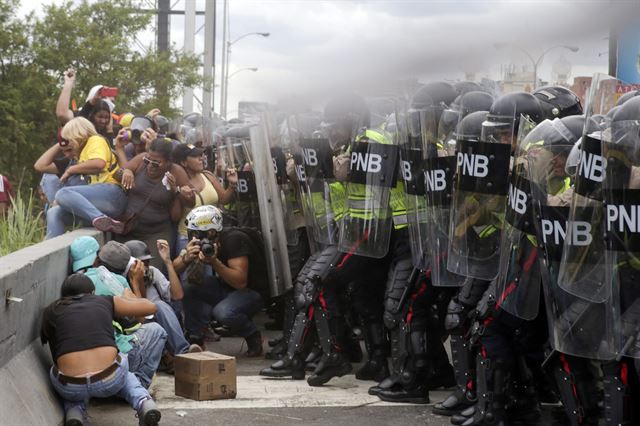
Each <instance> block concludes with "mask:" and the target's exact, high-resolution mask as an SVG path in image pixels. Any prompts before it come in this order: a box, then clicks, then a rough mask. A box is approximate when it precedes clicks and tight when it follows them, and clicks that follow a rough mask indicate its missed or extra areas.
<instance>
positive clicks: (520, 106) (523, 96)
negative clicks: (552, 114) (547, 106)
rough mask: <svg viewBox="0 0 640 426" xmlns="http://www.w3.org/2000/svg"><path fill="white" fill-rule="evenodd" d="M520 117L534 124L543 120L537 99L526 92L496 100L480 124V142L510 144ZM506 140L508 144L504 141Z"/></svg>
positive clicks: (510, 94) (508, 94)
mask: <svg viewBox="0 0 640 426" xmlns="http://www.w3.org/2000/svg"><path fill="white" fill-rule="evenodd" d="M520 116H525V117H527V118H528V119H529V120H531V121H533V122H534V123H539V122H541V121H542V120H543V119H544V113H543V111H542V107H541V106H540V102H539V101H538V99H537V98H536V97H535V96H533V95H532V94H530V93H527V92H512V93H507V94H506V95H502V96H500V97H499V98H498V99H496V100H495V101H494V102H493V104H491V108H490V109H489V114H488V115H487V119H486V120H485V122H484V123H483V124H482V132H483V135H482V140H484V141H492V140H494V141H498V142H502V143H512V141H513V140H514V138H515V136H516V134H517V132H518V128H519V126H520ZM504 138H507V139H508V142H507V141H505V140H504Z"/></svg>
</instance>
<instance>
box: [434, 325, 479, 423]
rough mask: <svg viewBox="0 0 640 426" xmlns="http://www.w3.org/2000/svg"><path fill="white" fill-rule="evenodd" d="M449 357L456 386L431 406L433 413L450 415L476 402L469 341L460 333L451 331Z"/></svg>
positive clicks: (473, 369) (473, 370)
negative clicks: (440, 400)
mask: <svg viewBox="0 0 640 426" xmlns="http://www.w3.org/2000/svg"><path fill="white" fill-rule="evenodd" d="M450 339H451V341H450V342H451V358H452V359H453V368H454V376H455V380H456V385H457V388H456V390H454V391H453V392H452V393H451V394H450V395H449V396H447V398H446V399H445V400H444V401H442V402H439V403H437V404H436V405H435V406H434V407H433V413H434V414H440V415H442V416H451V415H454V414H459V413H460V412H461V411H463V410H466V409H467V408H469V407H471V406H472V405H473V404H475V402H476V392H475V380H474V378H475V368H473V367H475V365H474V363H473V362H472V358H471V353H470V351H469V342H468V341H467V340H466V339H465V338H464V337H463V336H461V335H460V334H455V333H452V334H451V336H450Z"/></svg>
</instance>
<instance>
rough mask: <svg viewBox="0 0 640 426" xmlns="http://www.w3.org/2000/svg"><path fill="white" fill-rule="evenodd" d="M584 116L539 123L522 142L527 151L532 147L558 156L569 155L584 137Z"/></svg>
mask: <svg viewBox="0 0 640 426" xmlns="http://www.w3.org/2000/svg"><path fill="white" fill-rule="evenodd" d="M583 127H584V116H579V115H575V116H569V117H565V118H563V119H559V118H556V119H554V120H548V119H547V120H544V121H542V122H541V123H539V124H538V125H537V126H536V127H535V128H533V130H531V131H530V132H529V133H528V134H527V136H525V138H524V139H523V141H522V142H521V146H522V148H523V149H524V150H525V151H527V150H529V149H530V148H532V147H536V146H538V147H541V148H545V149H547V150H549V151H553V152H555V153H556V154H563V153H564V154H565V155H566V154H568V153H569V150H570V149H571V147H572V146H573V144H575V142H576V141H577V140H578V139H579V138H580V137H581V136H582V129H583Z"/></svg>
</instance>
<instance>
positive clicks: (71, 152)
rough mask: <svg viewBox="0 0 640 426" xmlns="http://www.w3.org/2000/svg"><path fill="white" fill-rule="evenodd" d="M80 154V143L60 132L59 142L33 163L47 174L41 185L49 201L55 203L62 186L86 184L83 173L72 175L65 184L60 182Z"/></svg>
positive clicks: (39, 170)
mask: <svg viewBox="0 0 640 426" xmlns="http://www.w3.org/2000/svg"><path fill="white" fill-rule="evenodd" d="M60 154H62V155H60ZM78 154H80V146H79V145H78V143H77V142H72V141H69V140H67V139H64V138H63V137H62V136H60V133H58V142H57V143H55V144H53V145H52V146H51V148H49V149H48V150H46V151H45V152H44V153H43V154H42V155H41V156H40V158H38V160H36V162H35V164H34V165H33V168H34V169H35V170H36V171H37V172H40V173H44V174H45V176H43V178H42V181H41V182H40V186H41V187H42V191H43V192H44V195H45V196H46V197H47V201H48V202H49V203H51V204H53V203H54V202H55V196H56V193H57V192H58V190H59V189H60V188H62V186H74V185H85V184H86V181H85V179H84V176H82V175H73V176H71V177H70V178H69V179H67V180H66V182H65V183H64V185H63V184H61V183H60V177H62V175H63V174H64V172H65V171H66V170H67V168H68V167H69V166H73V165H74V164H77V162H78Z"/></svg>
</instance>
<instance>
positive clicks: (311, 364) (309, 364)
mask: <svg viewBox="0 0 640 426" xmlns="http://www.w3.org/2000/svg"><path fill="white" fill-rule="evenodd" d="M320 359H322V348H321V347H320V345H318V344H314V345H313V347H312V348H311V350H310V351H309V354H308V355H307V357H306V358H305V360H304V364H305V370H306V371H312V372H313V371H315V370H316V367H318V363H319V362H320Z"/></svg>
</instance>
